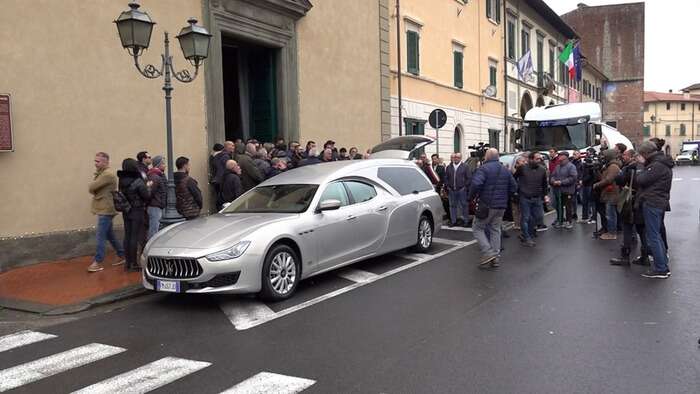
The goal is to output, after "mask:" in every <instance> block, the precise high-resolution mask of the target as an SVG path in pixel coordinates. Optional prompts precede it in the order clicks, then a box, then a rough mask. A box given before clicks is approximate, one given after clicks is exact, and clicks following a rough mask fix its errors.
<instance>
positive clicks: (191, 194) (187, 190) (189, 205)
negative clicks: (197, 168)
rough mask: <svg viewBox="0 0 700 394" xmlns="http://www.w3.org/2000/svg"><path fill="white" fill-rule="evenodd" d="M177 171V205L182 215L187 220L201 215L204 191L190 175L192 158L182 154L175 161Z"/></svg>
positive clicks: (175, 176) (175, 175)
mask: <svg viewBox="0 0 700 394" xmlns="http://www.w3.org/2000/svg"><path fill="white" fill-rule="evenodd" d="M175 167H177V172H175V173H174V174H173V177H174V178H175V205H176V207H177V211H178V212H179V213H180V215H182V216H184V217H185V219H187V220H192V219H196V218H197V217H199V212H200V211H201V210H202V206H203V205H204V204H203V201H202V191H201V190H199V186H198V185H197V181H196V180H195V179H194V178H192V177H191V176H190V159H188V158H186V157H184V156H180V157H178V158H177V160H176V161H175Z"/></svg>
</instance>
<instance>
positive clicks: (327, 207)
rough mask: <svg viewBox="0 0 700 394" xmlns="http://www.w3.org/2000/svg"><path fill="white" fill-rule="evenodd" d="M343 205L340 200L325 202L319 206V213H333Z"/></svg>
mask: <svg viewBox="0 0 700 394" xmlns="http://www.w3.org/2000/svg"><path fill="white" fill-rule="evenodd" d="M341 205H342V203H341V202H340V200H323V201H321V203H320V204H318V211H319V212H323V211H333V210H336V209H338V208H340V207H341Z"/></svg>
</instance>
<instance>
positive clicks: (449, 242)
mask: <svg viewBox="0 0 700 394" xmlns="http://www.w3.org/2000/svg"><path fill="white" fill-rule="evenodd" d="M433 242H437V243H439V244H447V245H464V244H466V243H467V242H469V241H457V240H454V239H447V238H438V237H433Z"/></svg>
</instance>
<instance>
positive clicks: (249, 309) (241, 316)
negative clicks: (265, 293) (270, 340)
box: [219, 298, 275, 330]
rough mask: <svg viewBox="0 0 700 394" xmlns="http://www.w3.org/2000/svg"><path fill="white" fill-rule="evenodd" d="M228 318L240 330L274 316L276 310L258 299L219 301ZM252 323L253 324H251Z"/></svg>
mask: <svg viewBox="0 0 700 394" xmlns="http://www.w3.org/2000/svg"><path fill="white" fill-rule="evenodd" d="M219 307H220V308H221V310H222V311H224V314H226V317H228V320H229V321H230V322H231V323H232V324H233V325H234V326H235V327H236V328H237V329H239V330H245V329H247V328H250V327H253V326H255V325H257V324H256V322H258V321H268V320H270V319H271V318H274V316H275V312H274V311H273V310H272V309H270V307H268V306H267V305H265V304H264V303H262V302H260V301H258V300H256V299H250V298H249V299H245V298H241V299H231V300H226V301H222V302H220V303H219ZM251 324H252V325H251Z"/></svg>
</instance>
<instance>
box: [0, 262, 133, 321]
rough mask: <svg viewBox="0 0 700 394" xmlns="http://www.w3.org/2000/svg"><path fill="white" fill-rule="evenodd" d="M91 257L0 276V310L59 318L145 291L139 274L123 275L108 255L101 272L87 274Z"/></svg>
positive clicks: (43, 265) (11, 271)
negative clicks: (61, 315) (60, 315)
mask: <svg viewBox="0 0 700 394" xmlns="http://www.w3.org/2000/svg"><path fill="white" fill-rule="evenodd" d="M92 259H93V257H92V256H83V257H77V258H74V259H69V260H58V261H50V262H44V263H39V264H34V265H30V266H26V267H20V268H15V269H12V270H9V271H7V272H4V273H1V274H0V307H4V308H9V309H17V310H21V311H27V312H35V313H42V314H47V315H59V314H68V313H76V312H80V311H83V310H86V309H89V308H90V307H92V306H95V305H100V304H105V303H109V302H114V301H117V300H120V299H123V298H128V297H132V296H135V295H138V294H141V293H143V292H145V290H144V289H143V288H142V286H141V273H140V272H125V271H124V266H123V265H120V266H113V265H112V263H114V262H116V261H118V260H117V257H116V256H115V255H108V256H107V258H106V259H105V261H104V263H103V266H104V270H103V271H100V272H96V273H88V272H87V267H88V265H90V263H91V262H92Z"/></svg>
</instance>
